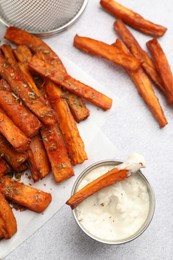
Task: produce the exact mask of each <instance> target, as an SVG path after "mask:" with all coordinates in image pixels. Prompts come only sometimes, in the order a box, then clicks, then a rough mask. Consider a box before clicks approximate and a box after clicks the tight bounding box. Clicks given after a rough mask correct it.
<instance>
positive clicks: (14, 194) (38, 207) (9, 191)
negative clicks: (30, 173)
mask: <svg viewBox="0 0 173 260" xmlns="http://www.w3.org/2000/svg"><path fill="white" fill-rule="evenodd" d="M0 192H1V193H2V194H3V195H4V196H5V198H7V199H8V200H11V201H13V202H15V203H17V204H19V205H21V206H23V207H26V208H27V209H30V210H32V211H35V212H38V213H39V212H43V211H44V210H45V209H46V208H47V207H48V205H49V204H50V202H51V200H52V196H51V194H50V193H47V192H44V191H41V190H38V189H36V188H33V187H31V186H27V185H25V184H23V183H21V182H17V181H14V180H13V179H11V178H8V177H1V178H0Z"/></svg>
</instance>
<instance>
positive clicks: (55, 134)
mask: <svg viewBox="0 0 173 260" xmlns="http://www.w3.org/2000/svg"><path fill="white" fill-rule="evenodd" d="M41 136H42V140H43V143H44V146H45V149H46V152H47V155H48V158H49V161H50V164H51V168H52V172H53V175H54V178H55V181H56V182H62V181H64V180H66V179H68V178H70V177H71V176H73V175H74V172H73V168H72V165H71V163H70V159H69V157H68V154H67V150H66V148H65V145H64V142H63V139H62V135H61V133H60V131H59V129H58V127H57V126H52V127H49V128H46V127H43V128H42V129H41Z"/></svg>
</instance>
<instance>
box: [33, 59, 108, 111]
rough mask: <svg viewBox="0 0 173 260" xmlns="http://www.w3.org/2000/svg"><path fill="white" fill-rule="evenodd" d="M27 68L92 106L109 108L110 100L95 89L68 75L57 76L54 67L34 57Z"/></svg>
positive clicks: (57, 72) (57, 73)
mask: <svg viewBox="0 0 173 260" xmlns="http://www.w3.org/2000/svg"><path fill="white" fill-rule="evenodd" d="M29 66H30V68H31V69H33V70H35V71H36V72H37V73H39V74H40V75H42V76H44V77H47V78H48V79H50V80H52V81H53V82H55V83H57V84H59V85H61V86H62V87H64V88H65V89H67V90H69V91H71V92H72V93H74V94H76V95H78V96H80V97H83V98H84V99H86V100H88V101H89V102H91V103H93V104H94V105H96V106H98V107H100V108H102V109H104V110H107V109H110V108H111V105H112V99H110V98H109V97H107V96H105V95H104V94H102V93H100V92H98V91H96V90H95V89H93V88H91V87H89V86H87V85H85V84H83V83H81V82H80V81H77V80H76V79H74V78H72V77H71V76H69V75H65V76H64V77H62V75H61V73H60V74H59V71H58V70H57V69H56V68H55V67H53V66H52V65H50V64H48V63H46V62H44V61H42V60H40V59H38V58H37V57H36V56H34V57H33V58H32V60H31V62H30V63H29Z"/></svg>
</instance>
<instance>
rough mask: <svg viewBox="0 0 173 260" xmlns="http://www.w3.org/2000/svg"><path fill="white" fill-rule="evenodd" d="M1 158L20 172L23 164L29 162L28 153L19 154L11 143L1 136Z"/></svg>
mask: <svg viewBox="0 0 173 260" xmlns="http://www.w3.org/2000/svg"><path fill="white" fill-rule="evenodd" d="M0 156H1V157H3V158H4V159H5V160H6V161H7V163H8V164H9V165H11V167H12V168H13V169H14V171H18V169H19V167H20V166H21V164H22V163H24V162H25V161H26V160H27V157H28V155H27V153H18V152H17V151H16V150H14V148H13V147H12V146H11V145H10V143H9V142H8V141H7V140H6V139H5V138H4V137H3V136H2V135H1V134H0Z"/></svg>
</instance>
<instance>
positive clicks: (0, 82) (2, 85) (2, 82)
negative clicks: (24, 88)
mask: <svg viewBox="0 0 173 260" xmlns="http://www.w3.org/2000/svg"><path fill="white" fill-rule="evenodd" d="M1 89H2V90H8V91H11V88H10V86H9V84H8V83H7V81H6V80H5V79H0V90H1Z"/></svg>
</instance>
